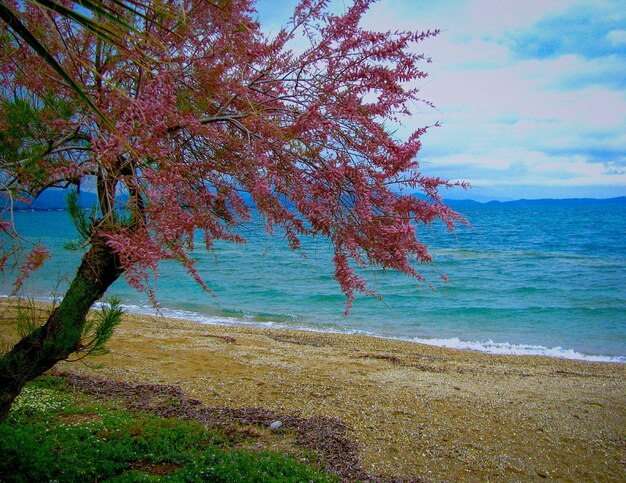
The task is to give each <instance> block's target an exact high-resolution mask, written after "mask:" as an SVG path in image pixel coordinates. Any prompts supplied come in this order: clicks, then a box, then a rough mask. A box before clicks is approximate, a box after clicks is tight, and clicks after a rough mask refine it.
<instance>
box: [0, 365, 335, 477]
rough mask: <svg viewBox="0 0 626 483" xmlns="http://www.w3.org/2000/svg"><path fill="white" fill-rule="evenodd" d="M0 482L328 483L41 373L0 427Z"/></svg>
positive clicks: (226, 438)
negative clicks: (96, 397)
mask: <svg viewBox="0 0 626 483" xmlns="http://www.w3.org/2000/svg"><path fill="white" fill-rule="evenodd" d="M0 454H2V458H0V481H2V482H32V481H50V482H52V481H58V482H74V481H75V482H84V481H110V482H136V481H173V482H179V481H180V482H183V481H184V482H195V481H219V482H240V481H247V482H248V481H249V482H255V481H258V482H272V481H280V482H300V481H306V482H308V481H315V482H323V481H336V479H335V478H333V476H332V475H329V474H327V473H324V472H323V471H321V470H320V469H318V468H315V467H312V466H307V465H305V464H302V463H300V462H299V461H298V460H296V459H295V458H294V457H292V456H288V455H283V454H278V453H271V452H265V451H251V450H242V449H238V448H237V447H236V441H234V440H233V439H232V434H231V433H228V432H225V431H223V430H220V429H217V428H210V427H208V428H207V427H205V425H204V424H202V423H200V422H194V421H183V420H179V419H165V418H162V417H158V416H155V415H151V414H145V413H141V414H138V413H128V412H126V411H124V410H122V409H121V407H120V405H119V404H116V402H115V401H110V402H102V401H99V400H95V399H93V398H90V397H89V396H87V395H85V394H82V393H76V392H75V391H72V390H70V389H69V388H68V387H67V386H66V383H65V379H62V378H58V377H52V376H44V377H42V378H39V379H38V380H36V381H33V382H32V383H30V384H29V385H27V386H26V387H25V389H24V391H23V392H22V394H21V395H20V396H19V398H18V399H17V400H16V401H15V403H14V406H13V408H12V411H11V414H10V416H9V418H8V419H7V420H6V421H5V422H4V423H2V424H0Z"/></svg>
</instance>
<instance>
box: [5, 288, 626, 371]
mask: <svg viewBox="0 0 626 483" xmlns="http://www.w3.org/2000/svg"><path fill="white" fill-rule="evenodd" d="M8 297H9V295H4V294H1V295H0V298H8ZM32 300H37V301H41V302H51V301H52V297H32ZM105 304H106V302H96V303H95V304H94V308H95V309H99V308H101V307H102V306H103V305H105ZM122 308H123V309H124V310H125V311H127V312H129V313H133V314H138V315H149V316H156V317H158V316H162V317H168V318H172V319H181V320H187V321H190V322H196V323H199V324H207V325H220V326H248V327H259V328H268V329H291V330H303V331H310V332H322V333H336V334H346V335H350V334H356V335H366V336H371V337H379V338H383V339H392V340H402V341H406V342H413V343H416V344H426V345H432V346H437V347H445V348H450V349H459V350H472V351H477V352H485V353H488V354H499V355H513V356H545V357H553V358H558V359H573V360H582V361H590V362H612V363H620V364H626V356H608V355H595V354H584V353H581V352H578V351H576V350H574V349H567V348H563V347H552V348H550V347H545V346H541V345H531V344H511V343H508V342H495V341H493V340H492V339H488V340H486V341H466V340H461V339H459V338H458V337H451V338H421V337H396V336H388V335H384V334H380V333H377V332H375V331H369V330H359V329H347V328H345V327H341V326H338V325H336V324H330V323H323V322H321V323H311V322H308V321H305V320H303V319H301V318H300V317H297V316H293V315H282V316H274V315H273V314H249V313H246V312H243V311H241V312H234V311H231V312H229V313H220V314H202V313H198V312H193V311H189V310H184V309H173V308H167V307H160V308H155V307H153V306H151V305H134V304H122Z"/></svg>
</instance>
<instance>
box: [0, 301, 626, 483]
mask: <svg viewBox="0 0 626 483" xmlns="http://www.w3.org/2000/svg"><path fill="white" fill-rule="evenodd" d="M10 303H11V301H10V300H8V299H5V300H2V301H1V302H0V313H1V314H2V321H1V325H0V327H2V331H1V337H0V341H1V342H2V344H3V347H7V346H8V345H9V344H11V343H13V342H15V331H14V317H13V316H12V310H10V309H9V308H7V304H10ZM109 348H110V349H111V352H110V354H108V355H106V356H101V357H98V358H97V359H96V358H94V359H93V362H97V363H98V364H102V367H101V368H93V367H89V366H88V365H85V364H82V363H62V364H59V369H61V370H63V371H70V372H73V373H75V374H79V375H94V376H97V377H100V378H105V379H108V380H114V381H129V382H147V383H156V384H168V385H176V386H178V387H180V388H181V389H182V390H183V391H184V392H185V393H186V394H187V395H188V396H189V397H192V398H196V399H199V400H200V401H201V402H202V404H204V405H206V406H210V407H229V408H250V407H253V408H263V409H268V410H271V411H274V412H276V413H277V414H283V415H292V416H297V417H304V418H312V417H326V418H333V419H337V420H340V421H341V422H342V423H343V424H344V425H345V427H346V428H347V434H348V435H349V437H350V438H351V440H352V441H353V442H354V443H355V445H356V448H357V449H356V456H357V458H358V464H359V465H360V467H361V468H362V469H363V470H364V471H365V472H366V473H367V475H369V476H370V477H373V478H376V477H378V478H381V479H383V480H396V481H410V480H424V481H461V480H463V481H487V480H508V481H529V480H540V479H545V478H551V479H557V480H560V481H624V480H625V479H626V365H624V364H609V363H591V362H582V361H571V360H562V359H552V358H544V357H521V356H495V355H488V354H484V353H478V352H471V351H458V350H450V349H442V348H437V347H432V346H426V345H418V344H413V343H408V342H401V341H393V340H386V339H379V338H372V337H363V336H355V335H338V334H325V333H316V332H303V331H290V330H275V329H271V330H266V329H259V328H248V327H222V326H208V325H199V324H197V323H192V322H186V321H182V320H175V319H167V318H162V317H151V316H139V315H132V314H126V315H125V316H124V320H123V322H122V324H121V325H120V327H119V328H118V329H117V331H116V333H115V335H114V337H113V339H112V340H111V341H110V343H109ZM277 449H278V450H280V449H281V448H277Z"/></svg>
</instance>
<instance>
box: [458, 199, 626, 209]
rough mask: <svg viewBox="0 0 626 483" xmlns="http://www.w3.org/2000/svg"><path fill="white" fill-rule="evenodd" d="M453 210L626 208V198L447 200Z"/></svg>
mask: <svg viewBox="0 0 626 483" xmlns="http://www.w3.org/2000/svg"><path fill="white" fill-rule="evenodd" d="M446 203H448V204H449V205H450V206H451V207H453V208H466V207H471V206H511V207H525V206H527V207H533V206H556V207H559V206H626V196H620V197H618V198H606V199H597V198H564V199H552V198H541V199H535V200H526V199H522V200H515V201H488V202H486V203H481V202H480V201H474V200H446Z"/></svg>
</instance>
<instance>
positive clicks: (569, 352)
mask: <svg viewBox="0 0 626 483" xmlns="http://www.w3.org/2000/svg"><path fill="white" fill-rule="evenodd" d="M404 340H407V341H410V342H415V343H418V344H427V345H434V346H437V347H447V348H450V349H462V350H473V351H478V352H486V353H488V354H499V355H513V356H545V357H555V358H558V359H574V360H582V361H591V362H617V363H620V364H626V356H604V355H592V354H583V353H581V352H578V351H575V350H574V349H564V348H562V347H552V348H550V347H544V346H541V345H529V344H510V343H508V342H494V341H493V340H491V339H489V340H487V341H482V342H479V341H464V340H461V339H459V338H458V337H452V338H449V339H435V338H433V339H423V338H418V337H415V338H407V339H404Z"/></svg>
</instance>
